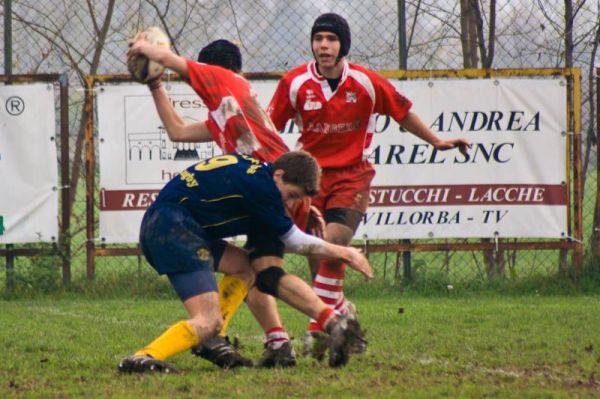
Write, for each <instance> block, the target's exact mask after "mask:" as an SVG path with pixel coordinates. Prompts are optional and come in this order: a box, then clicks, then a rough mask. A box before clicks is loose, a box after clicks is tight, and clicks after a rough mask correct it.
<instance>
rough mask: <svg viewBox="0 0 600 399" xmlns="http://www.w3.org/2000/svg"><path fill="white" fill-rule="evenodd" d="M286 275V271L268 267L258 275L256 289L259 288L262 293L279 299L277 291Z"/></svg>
mask: <svg viewBox="0 0 600 399" xmlns="http://www.w3.org/2000/svg"><path fill="white" fill-rule="evenodd" d="M284 275H285V270H283V269H282V268H281V267H277V266H271V267H267V268H266V269H264V270H261V271H260V272H258V273H257V274H256V288H258V290H259V291H260V292H264V293H265V294H269V295H271V296H274V297H275V298H278V296H277V289H278V287H279V280H281V278H282V277H283V276H284Z"/></svg>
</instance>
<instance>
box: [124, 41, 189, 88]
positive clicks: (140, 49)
mask: <svg viewBox="0 0 600 399" xmlns="http://www.w3.org/2000/svg"><path fill="white" fill-rule="evenodd" d="M136 54H143V55H145V56H146V57H148V58H149V59H151V60H152V61H156V62H158V63H159V64H161V65H162V66H164V67H165V68H169V69H171V70H172V71H174V72H176V73H178V74H179V75H180V76H181V77H183V78H185V79H188V78H189V74H188V69H187V62H186V59H185V58H184V57H182V56H180V55H177V54H175V53H174V52H173V51H171V49H170V48H168V47H165V46H158V45H154V44H151V43H149V42H148V41H147V40H146V39H145V38H144V35H143V34H140V35H138V36H136V38H135V40H134V41H133V43H131V44H130V46H129V50H128V51H127V57H131V56H133V55H136Z"/></svg>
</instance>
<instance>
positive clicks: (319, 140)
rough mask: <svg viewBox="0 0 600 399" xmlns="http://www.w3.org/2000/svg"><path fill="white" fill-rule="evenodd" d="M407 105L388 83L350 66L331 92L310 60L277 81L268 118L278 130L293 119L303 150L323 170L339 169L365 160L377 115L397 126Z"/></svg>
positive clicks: (378, 76)
mask: <svg viewBox="0 0 600 399" xmlns="http://www.w3.org/2000/svg"><path fill="white" fill-rule="evenodd" d="M411 106H412V103H411V102H410V100H408V99H407V98H406V97H404V96H403V95H401V94H400V93H398V91H397V90H396V88H395V87H394V86H393V85H392V84H391V83H390V82H389V81H388V80H387V79H385V78H384V77H382V76H380V75H379V74H377V73H375V72H373V71H371V70H369V69H367V68H365V67H362V66H360V65H356V64H350V63H348V62H346V63H345V64H344V70H343V73H342V77H341V80H340V83H339V85H338V88H337V90H336V91H335V92H332V91H331V88H330V86H329V83H328V82H327V79H326V78H324V77H323V76H322V75H320V74H319V73H318V72H317V69H316V63H315V61H312V62H310V63H308V64H304V65H301V66H299V67H297V68H295V69H293V70H291V71H290V72H288V73H287V74H286V75H285V76H284V77H283V79H281V81H280V82H279V84H278V86H277V90H276V91H275V94H274V95H273V98H272V99H271V103H270V104H269V107H268V108H267V113H268V114H269V116H270V117H271V120H272V121H273V123H274V124H275V127H277V128H278V129H279V130H282V129H283V128H284V126H285V124H286V122H287V121H288V120H289V119H294V122H295V123H296V124H297V125H298V127H299V129H300V139H299V142H300V144H301V148H302V149H304V150H306V151H308V152H310V153H311V154H312V155H313V156H314V157H315V158H316V159H317V161H318V162H319V164H320V165H321V167H324V168H327V167H331V168H339V167H344V166H349V165H353V164H355V163H357V162H360V161H361V160H362V159H363V153H364V150H365V148H367V147H368V146H369V145H370V142H371V139H372V136H373V132H374V129H375V117H376V115H377V114H381V115H389V116H391V117H392V118H394V119H395V120H396V121H397V122H400V121H401V120H402V119H404V117H405V116H406V115H407V114H408V112H409V110H410V108H411Z"/></svg>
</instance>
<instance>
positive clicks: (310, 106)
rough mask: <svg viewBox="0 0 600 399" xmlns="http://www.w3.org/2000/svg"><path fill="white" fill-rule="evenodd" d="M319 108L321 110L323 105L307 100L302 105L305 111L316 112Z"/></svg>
mask: <svg viewBox="0 0 600 399" xmlns="http://www.w3.org/2000/svg"><path fill="white" fill-rule="evenodd" d="M321 108H323V104H321V103H320V102H319V101H311V100H308V101H306V102H305V103H304V110H305V111H316V110H318V109H321Z"/></svg>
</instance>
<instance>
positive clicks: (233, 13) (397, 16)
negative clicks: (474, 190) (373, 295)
mask: <svg viewBox="0 0 600 399" xmlns="http://www.w3.org/2000/svg"><path fill="white" fill-rule="evenodd" d="M4 3H5V6H6V5H10V6H11V9H10V21H11V28H12V30H11V35H10V36H9V37H8V39H7V40H5V41H4V42H3V43H0V46H1V47H0V52H2V54H5V55H6V54H8V53H10V54H12V63H11V66H12V74H37V73H63V72H66V73H68V76H69V84H70V98H69V121H70V122H69V123H70V125H69V131H70V142H71V145H70V149H71V154H70V170H71V187H72V191H71V192H72V196H71V198H65V199H64V200H66V201H69V203H71V204H72V216H71V255H70V256H71V266H72V276H71V281H72V282H81V281H83V282H85V281H86V253H85V250H86V235H85V231H86V215H85V187H84V183H85V168H84V159H85V151H84V122H83V121H82V114H83V97H84V87H85V84H84V77H85V76H86V75H96V74H119V73H126V71H127V69H126V65H125V53H126V51H127V42H128V39H129V38H130V37H132V36H133V34H134V33H135V32H137V31H139V30H142V29H143V28H145V27H147V26H151V25H156V26H160V27H161V28H163V30H165V31H166V32H167V33H168V34H169V36H170V37H171V39H172V43H173V48H174V49H175V51H176V52H178V53H179V54H181V55H184V56H187V57H190V58H195V57H196V55H197V52H198V50H199V49H200V48H201V47H202V46H203V45H204V44H206V43H208V42H209V41H212V40H215V39H217V38H226V39H229V40H232V41H234V42H237V43H238V44H239V45H240V47H241V49H242V54H243V57H244V71H245V72H285V71H287V70H288V69H291V68H292V67H294V66H296V65H299V64H301V63H303V62H306V61H307V60H309V59H311V58H312V55H311V50H310V28H311V26H312V23H313V21H314V19H315V18H316V17H317V16H318V15H320V14H321V13H323V12H328V11H334V12H337V13H339V14H341V15H343V16H344V17H346V19H347V20H348V22H349V24H350V27H351V30H352V47H351V51H350V56H349V60H350V61H351V62H356V63H360V64H363V65H365V66H367V67H369V68H371V69H374V70H398V69H401V68H403V66H406V69H411V70H436V69H462V68H464V67H481V66H482V65H483V62H484V61H486V62H490V67H491V68H548V67H565V66H575V67H579V68H581V70H582V97H583V98H582V104H583V109H582V114H583V117H582V130H583V142H584V149H583V154H584V160H583V164H584V179H585V181H584V183H585V184H584V186H585V191H584V193H585V197H584V237H585V238H584V246H585V251H586V253H589V252H590V250H591V247H590V245H589V238H590V236H591V235H592V232H593V228H594V212H593V209H594V207H595V201H596V193H597V190H596V170H595V169H596V168H595V167H594V165H596V155H597V154H596V133H597V132H596V128H595V122H594V121H595V118H596V115H595V80H594V77H595V76H594V74H595V69H594V68H595V59H596V58H597V55H596V48H597V44H598V29H599V17H598V15H599V10H598V3H597V2H592V1H581V0H580V1H577V2H575V3H573V4H571V5H572V9H571V10H568V9H567V7H566V4H567V3H571V2H564V1H558V0H551V1H529V0H516V1H513V0H501V1H492V0H456V1H453V0H441V1H432V0H427V1H422V0H412V1H405V0H398V1H390V0H373V1H369V2H364V1H359V0H344V1H326V0H321V1H317V0H313V1H302V2H297V1H276V0H257V1H252V2H247V1H240V0H237V1H236V0H228V1H216V0H207V1H202V2H197V1H192V0H189V1H187V0H177V1H153V0H142V1H115V0H107V1H85V2H84V1H69V2H67V1H62V0H35V1H34V0H19V1H12V2H11V1H5V2H4ZM475 6H476V7H475ZM492 9H493V12H492ZM7 11H8V8H7V7H5V8H4V9H3V11H2V13H3V20H5V21H6V19H4V16H5V15H6V13H7ZM473 12H475V19H471V20H470V21H471V24H473V21H474V22H475V25H476V26H477V27H478V29H479V30H477V29H475V30H476V31H477V32H479V33H478V34H477V33H473V32H474V31H473V29H474V28H473V27H472V26H471V28H469V27H468V22H469V19H468V18H469V15H471V16H472V15H473ZM569 15H571V16H572V18H571V23H568V22H565V21H566V20H567V17H568V16H569ZM5 28H6V27H5ZM5 32H6V30H5ZM570 32H572V35H569V33H570ZM473 35H475V36H473ZM567 37H572V40H570V41H569V40H566V38H567ZM490 38H491V39H493V40H491V39H490ZM469 41H470V42H469ZM475 42H477V43H476V44H475V48H476V49H477V50H478V51H477V52H476V54H475V55H473V54H471V55H470V57H471V58H468V57H467V54H466V52H467V49H468V48H469V47H470V46H472V45H473V44H474V43H475ZM569 43H570V44H569ZM471 48H472V47H471ZM473 56H474V57H475V63H473V58H472V57H473ZM0 67H1V68H2V73H4V74H6V72H7V68H6V65H2V66H0ZM407 95H408V97H410V93H407ZM96 198H98V196H97V194H96ZM458 241H460V240H454V241H452V240H450V242H458ZM438 242H439V241H438ZM356 243H357V244H361V245H363V244H364V245H366V246H367V250H368V243H362V242H361V241H360V240H358V241H356ZM369 256H370V259H371V261H372V263H373V264H374V266H375V268H376V270H377V279H380V280H385V281H387V282H396V281H410V282H411V283H412V284H413V285H428V286H436V287H437V286H440V287H447V286H449V285H453V286H456V285H461V284H463V285H479V284H486V283H488V282H489V273H488V272H487V271H486V260H485V255H484V254H483V253H482V252H481V251H460V252H459V251H450V252H416V253H413V254H411V256H410V257H409V256H407V255H406V254H403V253H396V252H383V253H369ZM561 259H563V260H564V256H561V254H560V251H558V250H546V251H533V250H528V251H504V252H503V254H502V257H501V259H499V262H501V263H502V265H503V266H502V270H503V276H504V278H505V279H508V280H511V281H526V280H532V279H533V280H535V279H537V278H538V277H541V278H547V277H553V276H556V275H558V274H559V270H561ZM589 262H592V261H589ZM305 263H306V262H305V261H304V259H303V258H300V257H290V258H289V261H288V265H289V267H290V268H291V269H292V270H293V271H295V272H298V273H300V274H302V275H304V276H308V272H307V267H306V266H305ZM58 264H59V262H56V261H55V260H52V259H50V260H49V259H47V258H46V257H27V258H24V257H20V258H18V259H17V262H16V264H15V268H14V274H15V276H16V279H17V283H18V284H19V283H21V285H23V286H36V285H41V286H44V287H54V286H56V285H57V282H60V279H61V277H60V268H58V267H56V265H58ZM4 271H6V262H5V260H4V259H2V258H0V272H4ZM0 274H1V276H0V279H5V278H6V277H5V276H6V273H0ZM132 275H133V276H135V279H130V278H129V277H131V276H132ZM409 277H410V278H409ZM95 279H96V282H106V283H107V284H110V285H115V286H118V287H121V288H123V289H126V290H130V291H137V290H139V291H142V290H144V289H147V287H148V284H161V283H155V282H154V281H156V279H155V277H154V274H153V273H151V270H150V268H149V267H148V266H147V265H146V264H145V261H144V260H143V259H142V258H139V257H98V258H96V275H95ZM350 283H352V277H351V281H350ZM18 284H17V285H18ZM58 285H60V284H58ZM144 287H145V288H144Z"/></svg>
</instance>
